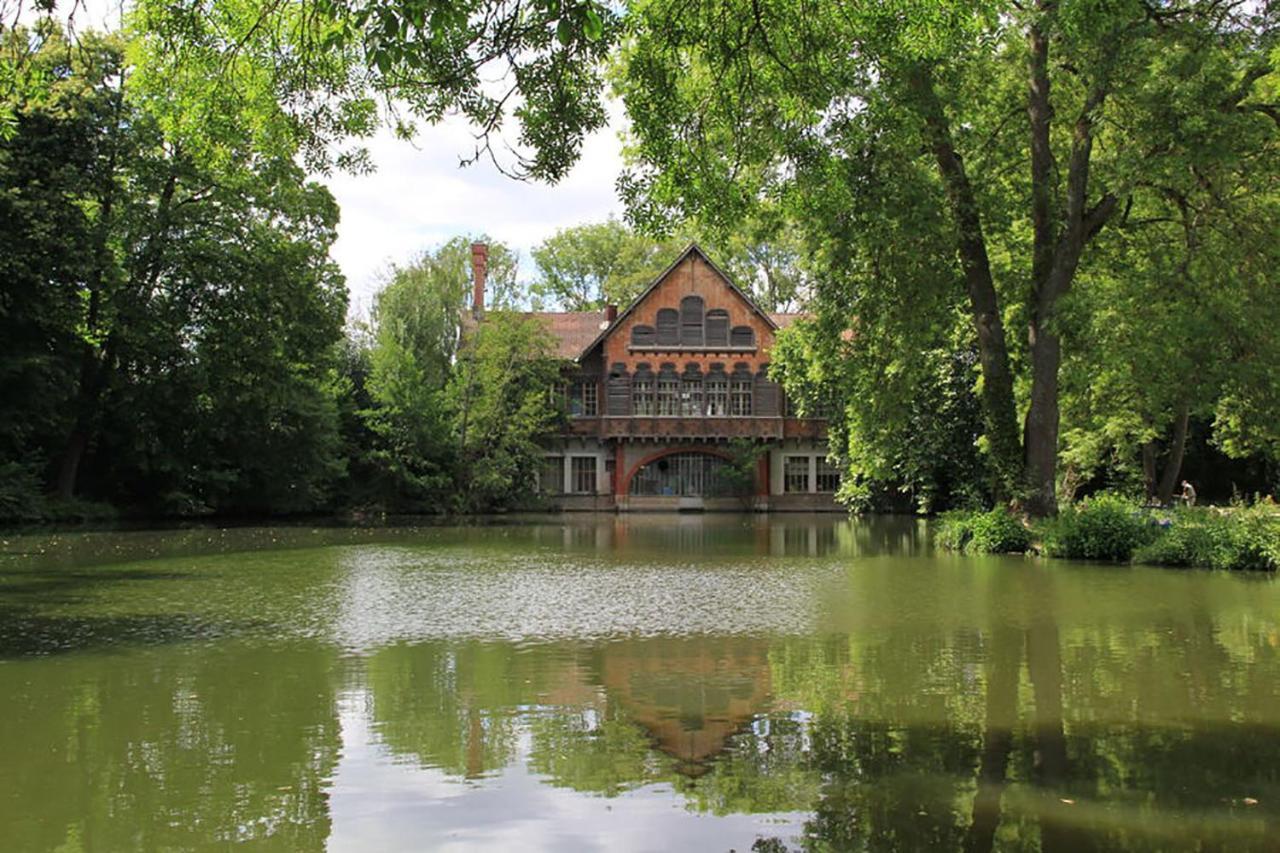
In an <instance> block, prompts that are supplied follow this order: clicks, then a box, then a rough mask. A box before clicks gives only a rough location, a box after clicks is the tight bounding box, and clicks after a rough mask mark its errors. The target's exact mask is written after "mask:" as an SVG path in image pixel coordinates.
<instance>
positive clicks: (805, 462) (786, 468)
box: [782, 456, 809, 494]
mask: <svg viewBox="0 0 1280 853" xmlns="http://www.w3.org/2000/svg"><path fill="white" fill-rule="evenodd" d="M782 490H783V491H784V492H787V493H788V494H789V493H792V492H807V491H809V457H808V456H784V457H783V458H782Z"/></svg>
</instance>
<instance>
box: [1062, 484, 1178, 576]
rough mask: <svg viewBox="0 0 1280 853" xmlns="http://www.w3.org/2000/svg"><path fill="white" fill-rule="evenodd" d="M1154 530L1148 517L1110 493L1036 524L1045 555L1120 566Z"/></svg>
mask: <svg viewBox="0 0 1280 853" xmlns="http://www.w3.org/2000/svg"><path fill="white" fill-rule="evenodd" d="M1154 531H1155V528H1154V527H1153V526H1152V524H1151V521H1150V519H1149V517H1148V515H1147V514H1146V513H1144V512H1143V511H1142V510H1141V509H1140V508H1138V507H1137V506H1135V505H1134V503H1133V502H1132V501H1129V500H1126V499H1124V498H1122V497H1120V496H1118V495H1110V494H1101V495H1095V496H1093V497H1090V498H1087V499H1085V500H1084V501H1081V502H1080V503H1078V504H1075V505H1072V506H1069V507H1066V508H1065V509H1063V511H1062V513H1061V514H1059V515H1058V517H1057V518H1054V519H1048V520H1045V521H1043V522H1041V523H1040V524H1039V525H1037V533H1038V534H1039V536H1040V538H1041V541H1042V548H1043V551H1044V553H1045V554H1046V555H1047V556H1050V557H1068V558H1071V559H1075V560H1110V561H1113V562H1120V563H1123V562H1127V561H1128V560H1129V559H1130V558H1132V557H1133V554H1134V552H1135V551H1136V550H1137V549H1138V548H1140V547H1141V546H1142V545H1144V544H1146V543H1147V542H1149V541H1151V539H1152V537H1153V535H1154Z"/></svg>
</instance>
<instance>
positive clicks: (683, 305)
mask: <svg viewBox="0 0 1280 853" xmlns="http://www.w3.org/2000/svg"><path fill="white" fill-rule="evenodd" d="M702 337H703V336H702V297H701V296H686V297H685V298H684V299H681V300H680V343H681V345H682V346H686V347H700V346H702Z"/></svg>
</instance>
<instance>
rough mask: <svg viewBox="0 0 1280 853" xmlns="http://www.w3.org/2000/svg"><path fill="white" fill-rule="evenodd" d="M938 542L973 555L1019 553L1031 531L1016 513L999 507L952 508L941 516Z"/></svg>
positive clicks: (1024, 546) (948, 547) (1029, 541)
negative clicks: (990, 508) (978, 508)
mask: <svg viewBox="0 0 1280 853" xmlns="http://www.w3.org/2000/svg"><path fill="white" fill-rule="evenodd" d="M938 544H939V545H941V546H942V547H943V548H946V549H948V550H951V551H967V552H969V553H973V554H1020V553H1022V552H1023V551H1026V550H1027V548H1029V547H1030V545H1031V534H1030V532H1029V531H1028V530H1027V528H1026V527H1025V526H1024V525H1023V523H1022V521H1021V520H1020V519H1018V517H1017V516H1015V515H1013V514H1012V513H1010V512H1009V511H1008V510H1005V509H1002V508H1000V507H997V508H996V509H993V510H990V511H989V512H980V511H976V510H952V511H951V512H945V513H943V514H942V515H941V517H940V518H939V526H938Z"/></svg>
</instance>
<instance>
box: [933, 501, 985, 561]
mask: <svg viewBox="0 0 1280 853" xmlns="http://www.w3.org/2000/svg"><path fill="white" fill-rule="evenodd" d="M978 515H980V513H978V512H975V511H974V510H971V509H953V510H950V511H949V512H944V513H942V514H941V515H939V516H938V533H937V543H938V545H940V546H941V547H943V548H945V549H947V550H948V551H963V550H964V546H965V545H968V544H969V540H970V539H972V538H973V519H974V518H975V517H976V516H978Z"/></svg>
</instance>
